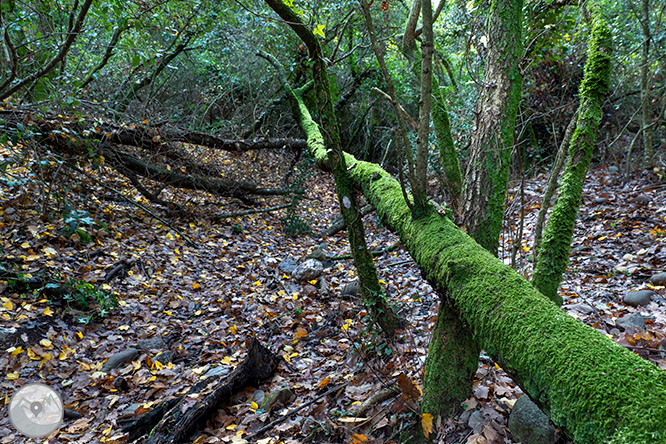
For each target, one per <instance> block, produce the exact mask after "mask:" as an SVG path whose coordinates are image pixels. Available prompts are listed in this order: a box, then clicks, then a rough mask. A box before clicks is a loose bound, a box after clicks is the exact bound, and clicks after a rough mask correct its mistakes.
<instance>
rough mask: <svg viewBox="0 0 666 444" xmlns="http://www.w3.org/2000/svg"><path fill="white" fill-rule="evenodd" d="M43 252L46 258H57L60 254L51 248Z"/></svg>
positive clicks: (44, 249)
mask: <svg viewBox="0 0 666 444" xmlns="http://www.w3.org/2000/svg"><path fill="white" fill-rule="evenodd" d="M42 251H43V252H44V254H45V255H46V256H55V255H56V254H58V252H57V251H55V250H54V249H53V248H51V247H46V248H43V249H42Z"/></svg>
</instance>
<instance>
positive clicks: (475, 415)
mask: <svg viewBox="0 0 666 444" xmlns="http://www.w3.org/2000/svg"><path fill="white" fill-rule="evenodd" d="M486 422H487V421H484V419H483V415H482V414H481V412H480V411H479V410H474V411H473V412H472V414H471V415H469V419H468V420H467V425H468V426H469V428H470V429H472V432H473V433H481V432H482V431H483V427H484V426H485V425H486Z"/></svg>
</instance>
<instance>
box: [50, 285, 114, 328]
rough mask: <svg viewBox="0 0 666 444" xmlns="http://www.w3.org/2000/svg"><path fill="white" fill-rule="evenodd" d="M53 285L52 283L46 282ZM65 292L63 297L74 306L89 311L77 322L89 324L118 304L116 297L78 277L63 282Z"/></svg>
mask: <svg viewBox="0 0 666 444" xmlns="http://www.w3.org/2000/svg"><path fill="white" fill-rule="evenodd" d="M48 285H53V284H47V286H48ZM64 287H65V289H66V291H67V292H66V293H65V295H64V299H65V300H66V301H68V302H69V303H70V304H71V305H72V306H73V307H74V308H76V309H77V310H82V311H90V310H92V313H89V314H86V315H84V316H82V317H80V318H79V322H81V323H83V324H89V323H90V322H92V321H93V320H95V319H96V318H103V317H105V316H106V315H107V314H109V312H110V311H111V310H112V309H113V308H115V307H117V306H118V300H117V298H116V297H115V296H114V295H113V294H111V293H109V292H106V291H104V290H101V289H99V288H97V287H95V286H94V285H93V284H91V283H89V282H85V281H82V280H80V279H69V280H67V281H66V282H65V284H64Z"/></svg>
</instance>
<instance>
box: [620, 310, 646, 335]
mask: <svg viewBox="0 0 666 444" xmlns="http://www.w3.org/2000/svg"><path fill="white" fill-rule="evenodd" d="M615 325H617V326H618V327H620V328H622V329H624V330H628V329H633V330H642V331H645V318H643V316H641V314H640V313H632V314H630V315H627V316H623V317H621V318H620V319H617V320H616V321H615Z"/></svg>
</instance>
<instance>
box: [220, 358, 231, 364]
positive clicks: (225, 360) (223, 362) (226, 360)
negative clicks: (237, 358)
mask: <svg viewBox="0 0 666 444" xmlns="http://www.w3.org/2000/svg"><path fill="white" fill-rule="evenodd" d="M220 361H221V362H222V364H224V365H230V364H231V357H230V356H225V357H224V358H222V359H220Z"/></svg>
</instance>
